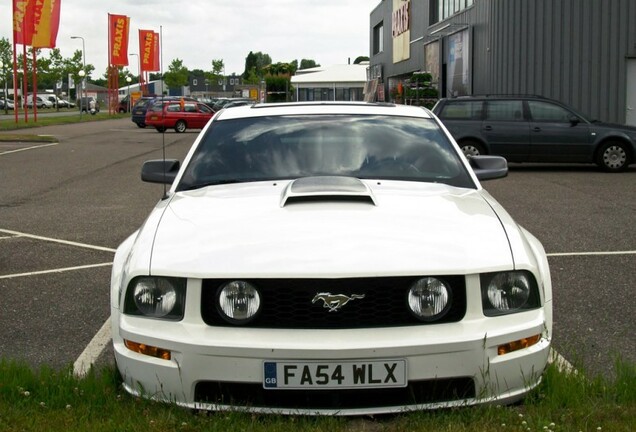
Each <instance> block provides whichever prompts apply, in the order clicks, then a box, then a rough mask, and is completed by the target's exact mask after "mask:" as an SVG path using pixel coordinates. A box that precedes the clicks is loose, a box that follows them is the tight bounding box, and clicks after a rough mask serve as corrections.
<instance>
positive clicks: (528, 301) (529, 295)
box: [481, 271, 540, 316]
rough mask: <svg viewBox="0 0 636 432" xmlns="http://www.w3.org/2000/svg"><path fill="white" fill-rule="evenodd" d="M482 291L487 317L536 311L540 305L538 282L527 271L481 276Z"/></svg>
mask: <svg viewBox="0 0 636 432" xmlns="http://www.w3.org/2000/svg"><path fill="white" fill-rule="evenodd" d="M481 290H482V304H483V308H484V314H485V315H486V316H496V315H504V314H509V313H514V312H520V311H524V310H528V309H535V308H537V307H539V305H540V299H539V289H538V287H537V282H536V280H535V278H534V276H533V275H532V274H531V273H529V272H526V271H511V272H502V273H488V274H484V275H482V276H481Z"/></svg>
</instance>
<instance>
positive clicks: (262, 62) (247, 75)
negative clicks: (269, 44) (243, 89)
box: [243, 51, 272, 82]
mask: <svg viewBox="0 0 636 432" xmlns="http://www.w3.org/2000/svg"><path fill="white" fill-rule="evenodd" d="M270 64H272V58H271V57H270V56H269V55H268V54H263V53H262V52H260V51H259V52H257V53H253V52H252V51H250V53H249V54H248V55H247V57H246V58H245V71H244V72H243V79H244V80H245V81H247V80H248V79H251V80H253V76H254V75H255V76H256V77H257V80H256V81H257V82H259V81H260V79H261V78H262V77H263V75H264V71H263V68H264V67H265V66H267V65H270Z"/></svg>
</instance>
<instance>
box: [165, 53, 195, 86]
mask: <svg viewBox="0 0 636 432" xmlns="http://www.w3.org/2000/svg"><path fill="white" fill-rule="evenodd" d="M188 76H189V72H188V68H187V67H185V66H184V65H183V60H180V59H178V58H177V59H174V60H172V63H170V66H168V72H166V73H164V74H163V79H164V81H165V82H166V85H167V86H168V88H172V89H178V88H181V87H183V86H185V85H187V84H188Z"/></svg>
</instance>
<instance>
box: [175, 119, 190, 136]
mask: <svg viewBox="0 0 636 432" xmlns="http://www.w3.org/2000/svg"><path fill="white" fill-rule="evenodd" d="M186 128H187V126H186V122H184V121H183V120H179V121H178V122H177V123H176V124H175V125H174V130H175V131H177V132H179V133H183V132H185V131H186Z"/></svg>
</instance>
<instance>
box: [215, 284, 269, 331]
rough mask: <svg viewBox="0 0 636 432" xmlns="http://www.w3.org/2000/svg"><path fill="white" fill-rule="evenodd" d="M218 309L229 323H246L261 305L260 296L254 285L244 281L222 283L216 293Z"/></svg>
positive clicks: (252, 317)
mask: <svg viewBox="0 0 636 432" xmlns="http://www.w3.org/2000/svg"><path fill="white" fill-rule="evenodd" d="M217 305H218V310H219V313H220V314H221V316H222V317H223V319H225V320H226V321H227V322H229V323H231V324H238V325H241V324H247V323H248V322H250V321H251V320H252V319H254V317H255V316H256V314H257V313H258V311H259V309H260V307H261V296H260V294H259V293H258V290H257V289H256V287H255V286H254V285H252V284H250V283H249V282H245V281H232V282H228V283H226V284H224V285H223V286H221V288H220V289H219V291H218V294H217Z"/></svg>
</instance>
